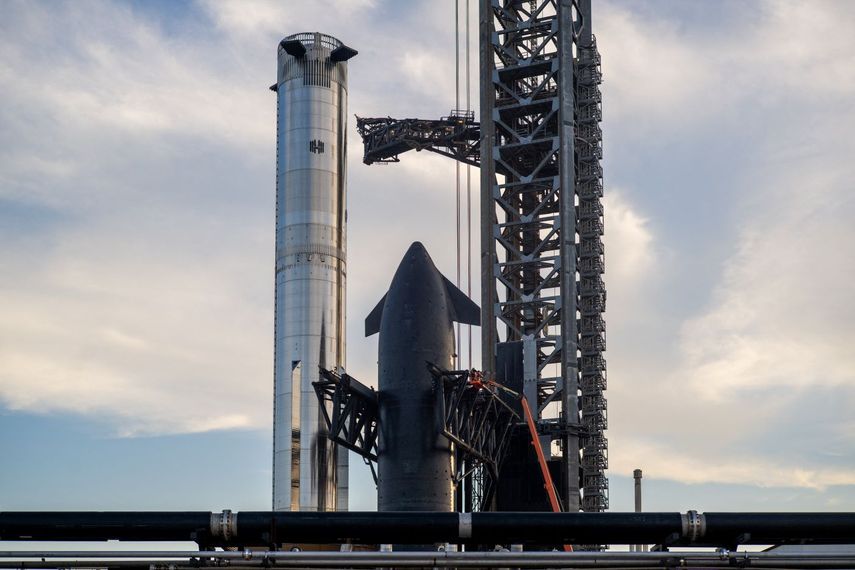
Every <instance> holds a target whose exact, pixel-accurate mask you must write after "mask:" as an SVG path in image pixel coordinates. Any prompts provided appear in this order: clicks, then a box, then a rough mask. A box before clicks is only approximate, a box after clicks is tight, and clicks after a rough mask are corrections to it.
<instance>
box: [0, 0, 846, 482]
mask: <svg viewBox="0 0 855 570" xmlns="http://www.w3.org/2000/svg"><path fill="white" fill-rule="evenodd" d="M473 4H475V3H473ZM82 6H83V7H82V8H81V4H80V3H75V4H51V5H42V4H33V3H26V4H24V3H20V4H10V5H9V6H7V7H6V8H7V14H6V15H7V16H8V17H6V18H4V20H3V21H2V22H0V32H2V33H0V53H2V54H3V56H2V57H0V88H2V89H3V92H4V106H3V108H0V126H2V128H0V238H2V240H3V243H4V247H3V248H0V312H2V314H3V319H2V320H0V400H2V403H3V405H4V406H5V407H7V408H11V409H17V410H26V411H32V412H43V413H54V412H72V413H77V414H81V415H84V416H87V417H96V418H99V419H103V420H105V421H106V422H107V423H108V425H110V426H111V428H112V429H113V430H114V432H115V433H118V434H123V435H133V434H162V433H181V432H198V431H208V430H212V429H246V428H248V429H262V430H266V429H269V425H270V415H271V410H270V408H271V406H270V399H271V398H270V395H271V391H272V298H273V297H272V295H273V280H272V255H273V252H272V240H273V208H274V204H273V184H274V176H273V174H274V173H273V169H274V166H273V165H274V161H275V157H274V154H273V153H274V147H275V140H274V139H275V133H274V116H275V108H274V98H273V97H272V95H271V94H270V93H269V92H268V91H267V86H268V85H270V84H271V83H272V82H273V74H274V70H275V64H274V54H275V46H276V43H277V42H278V41H279V39H280V38H281V37H282V36H283V35H285V34H286V33H293V32H297V31H304V30H315V29H319V30H321V31H325V32H329V33H332V34H334V35H337V36H339V37H340V38H341V39H343V40H345V41H347V42H348V43H349V44H351V45H353V46H354V47H355V48H357V49H359V50H360V55H359V56H358V57H357V58H354V60H352V62H351V63H352V67H351V70H352V72H351V75H350V92H349V94H350V112H351V113H358V114H360V115H386V114H388V115H392V116H425V117H428V116H440V115H443V114H445V113H446V112H447V111H448V109H450V108H451V107H452V105H453V93H452V92H451V91H452V90H451V88H450V85H451V84H452V83H453V51H452V50H451V48H450V46H451V45H453V34H452V33H451V29H452V28H451V14H450V12H451V10H450V9H449V10H445V11H442V10H437V9H436V7H435V5H434V4H433V3H428V2H424V3H391V2H390V3H385V4H381V3H373V2H353V3H345V2H327V3H325V4H324V8H323V9H322V10H317V9H316V6H315V5H312V6H309V5H308V4H301V3H296V4H292V3H289V4H283V3H278V2H277V3H274V2H254V3H251V4H249V3H247V4H241V9H239V10H236V9H235V8H234V7H233V6H232V5H230V4H227V3H221V2H201V3H199V4H195V5H191V6H190V7H189V8H188V12H189V13H188V14H185V15H182V16H180V17H178V19H177V21H176V22H171V23H170V22H166V23H165V21H164V19H162V18H159V17H158V16H156V15H154V14H153V12H154V11H151V10H150V11H146V9H140V8H132V7H130V6H129V5H123V4H97V5H90V4H84V5H82ZM598 10H600V11H599V12H598V13H597V19H596V24H595V25H596V26H597V27H598V32H597V35H598V38H599V41H600V47H601V49H602V51H603V53H604V71H605V73H606V83H605V84H604V93H605V102H604V113H605V115H606V125H605V127H604V128H605V129H606V141H605V142H606V151H607V152H606V173H607V174H606V186H607V194H606V195H607V197H606V200H605V205H606V236H605V241H606V247H607V249H606V270H607V273H606V276H605V279H606V284H607V288H608V291H609V299H608V314H607V317H608V327H609V329H608V341H609V351H608V353H607V357H608V360H609V374H610V376H609V382H610V384H609V392H608V397H609V402H610V409H609V412H610V431H609V432H608V436H609V438H610V444H611V459H612V465H611V468H612V472H614V473H624V474H628V473H629V471H630V470H631V469H632V468H634V467H638V466H641V467H643V468H644V469H645V471H646V472H648V473H649V474H650V475H651V476H653V477H661V478H671V479H674V480H680V481H686V482H702V481H718V482H728V483H746V482H748V483H751V484H757V485H775V486H777V485H780V486H788V485H792V486H805V487H811V488H815V489H824V488H827V487H829V486H832V485H838V484H852V469H853V466H852V461H851V457H852V456H853V454H852V449H853V448H852V445H853V439H852V437H851V431H852V430H851V419H850V418H851V417H852V416H853V415H854V414H853V408H852V402H853V401H855V395H853V393H852V392H853V390H852V388H851V387H852V385H853V378H852V370H853V369H855V367H853V364H855V362H853V359H852V356H851V354H850V353H851V351H850V350H848V347H851V346H852V344H853V342H852V341H853V340H855V339H853V329H852V326H851V323H852V322H855V320H853V317H855V315H853V304H852V302H851V300H850V299H849V297H850V292H849V284H850V283H851V282H852V281H853V277H855V266H853V263H852V261H851V259H850V258H851V257H852V256H851V255H847V253H848V251H849V249H851V248H848V244H850V243H853V238H855V235H853V230H852V229H851V227H850V226H851V220H852V219H853V214H855V212H853V202H852V200H851V198H850V195H851V193H850V192H849V190H850V188H849V187H850V185H851V184H850V182H849V181H851V180H853V179H855V172H853V171H852V167H851V166H850V164H851V156H852V155H853V150H855V149H853V147H852V142H851V135H850V133H851V132H855V119H853V109H852V107H851V102H850V99H851V93H852V91H853V89H855V83H853V76H852V74H853V71H852V70H853V69H855V62H853V61H852V58H853V54H855V45H853V41H855V40H853V39H852V36H851V34H849V33H848V26H849V23H850V22H851V21H852V16H853V14H852V8H851V7H850V6H849V5H848V4H845V3H828V4H823V5H822V8H817V9H811V10H810V11H805V10H804V8H803V7H800V5H799V4H798V3H794V2H768V3H762V4H759V5H758V4H752V5H747V4H734V5H730V6H729V7H728V10H730V11H735V12H738V14H737V15H738V16H739V17H734V18H730V19H728V18H721V19H715V20H711V19H709V18H706V19H705V20H704V22H705V23H704V25H703V26H700V25H689V24H686V22H685V21H682V20H681V19H680V17H679V16H675V15H674V14H672V13H671V12H668V11H665V10H658V9H657V10H647V11H645V10H644V9H642V8H640V7H638V6H637V5H633V4H619V3H604V4H603V5H602V7H601V8H598ZM330 13H336V14H342V15H344V17H337V18H334V19H331V18H329V14H330ZM476 21H477V18H476V19H473V22H476ZM701 28H702V29H701ZM412 29H420V30H421V33H420V34H417V35H415V36H414V35H413V34H412V32H411V30H412ZM818 37H822V38H823V41H822V42H819V41H804V38H818ZM474 70H475V67H474V66H473V71H474ZM437 86H438V87H437ZM350 129H351V131H350V136H351V140H350V144H349V149H348V150H349V189H348V191H349V206H348V215H349V216H348V217H349V228H348V230H349V232H348V233H349V235H348V238H349V267H348V277H349V285H348V320H349V323H348V352H349V355H348V356H349V361H348V368H349V371H350V372H351V373H353V374H354V375H356V376H357V377H359V378H360V379H362V380H363V381H365V382H367V383H371V381H372V380H373V379H374V377H375V367H376V363H375V360H376V344H375V343H376V339H367V340H366V339H364V338H362V334H361V332H362V331H361V328H362V327H361V321H362V319H363V318H364V316H365V315H366V314H367V313H368V311H370V309H371V308H372V307H373V306H374V304H375V303H376V302H377V300H378V299H379V298H380V297H381V296H382V294H383V293H384V292H385V289H386V287H387V286H388V283H389V280H390V279H391V276H392V274H393V272H394V270H395V267H396V266H397V263H398V261H399V259H400V256H401V255H402V254H403V252H404V251H405V249H406V246H407V245H408V244H409V243H410V242H411V241H414V240H416V239H419V240H422V241H424V242H425V243H426V244H427V245H428V248H429V250H430V251H431V253H432V255H433V256H434V258H435V261H436V262H437V264H438V266H439V267H440V268H441V269H442V270H443V271H444V272H445V273H446V274H447V275H448V274H453V273H454V262H455V260H454V257H455V256H454V253H455V249H454V243H455V236H454V227H455V224H454V216H453V212H454V178H453V176H454V165H453V163H452V162H451V161H448V160H445V159H443V158H440V157H437V156H433V155H430V154H428V153H409V154H407V155H405V156H404V157H402V162H401V163H400V164H398V165H394V166H388V167H366V166H364V165H362V164H361V162H360V155H361V148H360V144H359V141H358V140H357V138H356V136H355V132H354V129H353V123H352V122H351V125H350ZM710 141H712V142H714V143H715V144H714V145H708V144H707V143H708V142H710ZM651 149H652V150H651ZM685 149H689V150H690V151H697V154H698V157H697V158H698V160H700V158H701V156H700V155H701V154H704V156H703V158H704V159H705V160H707V161H708V162H709V163H710V164H712V165H714V166H715V168H714V169H710V170H704V171H697V172H695V171H693V168H694V167H693V166H692V165H694V164H695V162H694V158H693V157H692V156H690V155H689V156H687V155H685V154H681V151H684V150H685ZM706 154H708V155H709V156H706ZM689 163H690V164H689ZM677 171H680V173H682V174H683V175H684V177H682V178H680V177H678V176H677V175H676V174H675V172H677ZM612 173H618V174H612ZM663 173H664V174H663ZM612 176H614V179H613V178H610V177H612ZM473 181H474V184H475V186H476V187H477V184H478V177H477V174H475V175H474V176H473ZM663 181H664V182H663ZM475 196H476V197H477V196H478V192H477V190H476V191H475ZM687 204H689V205H691V206H692V207H694V208H697V209H698V210H699V211H700V213H701V214H703V213H705V212H706V209H705V206H706V205H714V206H715V208H710V209H709V216H710V217H711V218H712V219H711V220H710V221H709V223H708V225H703V226H701V225H699V224H690V223H687V222H686V219H687V214H686V213H685V212H684V211H683V210H682V209H681V208H685V207H686V205H687ZM669 208H670V209H669ZM474 210H475V211H474V212H473V220H474V226H473V229H474V235H475V237H476V240H477V237H478V235H479V232H478V206H477V200H476V203H475V204H474ZM700 234H704V235H700ZM701 238H703V239H701ZM698 242H702V243H704V244H707V243H711V244H713V245H712V246H710V251H714V252H716V253H717V254H718V255H720V257H721V259H722V260H723V261H722V263H721V266H720V267H713V268H712V269H709V274H711V275H713V278H712V279H711V280H704V279H699V280H698V282H700V283H701V284H700V285H698V286H697V290H692V291H686V290H685V287H686V283H687V280H686V278H685V275H684V274H685V273H690V272H692V271H693V269H691V268H694V267H697V265H700V264H697V265H691V264H690V263H688V262H697V259H696V258H698V257H703V259H704V265H714V264H715V263H717V261H716V260H714V259H712V258H710V259H711V260H710V261H709V262H707V256H708V251H706V250H696V249H693V247H695V246H696V244H697V243H698ZM474 262H475V276H474V277H475V279H474V283H473V287H474V290H475V291H478V290H479V287H480V283H479V281H478V278H479V272H478V256H477V247H476V255H475V257H474ZM703 277H704V278H705V279H706V277H707V274H704V276H703ZM476 296H477V295H476ZM687 299H689V300H688V301H687ZM475 346H476V353H477V346H478V341H477V339H476V343H475ZM818 417H821V418H822V421H821V422H820V421H818V420H816V419H815V418H818ZM809 418H814V419H813V420H811V419H809ZM800 422H801V424H800ZM782 434H785V435H786V437H784V435H782ZM642 435H643V437H642ZM698 449H703V452H700V451H698ZM698 465H703V466H705V467H704V468H703V469H697V466H698ZM701 471H702V472H703V473H699V472H701Z"/></svg>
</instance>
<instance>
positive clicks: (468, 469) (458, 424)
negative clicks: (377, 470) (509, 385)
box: [428, 364, 520, 511]
mask: <svg viewBox="0 0 855 570" xmlns="http://www.w3.org/2000/svg"><path fill="white" fill-rule="evenodd" d="M428 369H429V370H430V372H431V374H433V377H434V383H435V386H436V389H437V391H438V394H439V396H438V398H437V399H438V404H439V405H440V406H441V412H442V418H443V427H442V429H443V431H442V435H443V436H444V437H445V438H447V439H448V440H450V441H451V442H453V443H454V444H455V448H456V452H457V457H456V461H455V465H457V469H458V471H457V473H455V479H456V480H457V481H458V482H459V481H461V480H462V479H464V478H470V480H471V479H472V478H474V479H478V492H477V493H476V494H475V495H476V496H473V497H472V500H473V505H472V510H475V511H481V510H485V509H486V508H488V506H489V505H490V503H491V500H492V495H493V493H494V492H495V487H496V482H497V481H498V478H499V467H500V466H501V464H502V460H503V459H504V457H505V452H506V451H507V447H508V443H509V441H510V435H511V431H512V429H513V426H514V424H515V423H516V422H517V421H519V419H520V417H519V415H518V414H517V413H516V411H514V409H513V408H512V407H511V406H509V405H508V404H507V403H506V402H505V401H504V400H503V399H502V397H500V395H499V392H498V390H497V389H496V387H495V384H491V383H488V382H484V381H483V378H482V376H481V373H480V372H477V371H475V370H451V371H448V370H442V369H440V368H438V367H436V366H434V365H432V364H428ZM473 474H474V477H470V476H472V475H473Z"/></svg>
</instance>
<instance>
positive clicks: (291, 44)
mask: <svg viewBox="0 0 855 570" xmlns="http://www.w3.org/2000/svg"><path fill="white" fill-rule="evenodd" d="M343 50H349V48H347V47H346V46H343V45H342V44H341V42H339V41H338V40H337V39H335V38H333V37H330V36H327V35H324V34H319V33H305V34H296V35H293V36H289V37H288V38H285V39H284V40H283V41H282V42H281V43H280V46H279V54H278V71H277V82H276V85H275V86H274V87H272V89H274V90H275V91H276V92H277V157H276V315H275V341H274V344H275V349H274V363H275V364H274V368H275V371H274V391H275V403H274V413H273V416H274V418H273V421H274V428H273V448H274V449H273V508H274V510H291V511H331V510H347V500H348V497H347V491H348V481H347V479H348V473H347V450H345V449H343V448H341V449H339V448H337V446H336V445H334V444H333V443H332V442H331V441H329V439H328V438H327V437H326V431H327V428H326V425H325V423H324V420H323V417H322V414H321V413H320V409H319V403H318V400H317V398H316V397H315V393H314V388H313V387H312V382H314V381H316V380H318V376H319V372H318V366H323V367H324V368H327V369H334V368H337V367H339V366H342V367H343V366H344V364H345V337H344V331H345V328H344V325H345V275H346V262H345V251H346V236H345V218H346V195H345V185H346V181H345V147H346V140H347V139H346V132H347V129H346V125H347V120H346V118H347V62H346V60H347V58H348V57H351V56H352V54H355V52H353V50H350V51H349V52H347V53H345V52H344V51H343ZM336 54H338V55H336ZM342 58H344V59H342Z"/></svg>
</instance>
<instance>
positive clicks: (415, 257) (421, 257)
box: [402, 241, 433, 265]
mask: <svg viewBox="0 0 855 570" xmlns="http://www.w3.org/2000/svg"><path fill="white" fill-rule="evenodd" d="M402 261H405V262H407V264H408V265H421V264H424V263H427V264H430V265H433V260H432V259H431V258H430V254H428V252H427V250H426V249H425V246H424V245H422V242H420V241H415V242H413V244H412V245H411V246H410V248H409V249H408V250H407V253H405V254H404V259H403V260H402Z"/></svg>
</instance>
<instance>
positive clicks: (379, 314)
mask: <svg viewBox="0 0 855 570" xmlns="http://www.w3.org/2000/svg"><path fill="white" fill-rule="evenodd" d="M454 321H457V322H461V323H468V324H473V325H478V324H480V321H481V310H480V309H479V308H478V305H476V304H475V303H473V302H472V301H471V300H470V299H469V298H468V297H467V296H466V295H465V294H463V293H462V292H461V291H460V290H459V289H457V287H455V286H454V285H453V284H452V283H451V282H450V281H449V280H448V279H446V278H445V277H443V276H442V274H441V273H440V272H439V270H437V268H436V266H435V265H434V263H433V261H432V260H431V258H430V256H429V255H428V253H427V251H426V250H425V248H424V246H422V244H421V243H419V242H415V243H414V244H412V245H411V246H410V249H409V250H408V251H407V253H406V255H404V259H402V260H401V264H400V265H399V266H398V270H397V271H396V272H395V277H394V278H393V279H392V284H391V285H390V286H389V291H388V292H387V293H386V295H385V296H384V297H383V299H381V300H380V302H379V303H378V304H377V306H376V307H375V308H374V310H373V311H371V314H370V315H368V317H367V318H366V319H365V334H366V336H370V335H372V334H374V333H377V332H379V333H380V339H379V343H378V344H379V359H378V364H379V381H378V387H379V390H378V398H379V399H378V407H379V414H380V420H379V422H378V424H379V426H380V438H379V448H378V457H379V459H378V462H377V468H378V478H377V508H378V510H380V511H451V510H452V509H453V505H454V503H453V492H454V481H453V477H452V473H453V471H452V464H451V461H452V456H451V447H450V445H451V444H450V442H449V440H448V439H446V438H445V437H443V435H442V431H443V425H444V420H443V418H442V411H441V406H440V405H439V402H438V398H437V392H436V390H435V389H434V385H433V376H432V375H431V373H430V372H429V371H428V368H427V363H430V364H433V365H435V366H437V367H439V368H444V369H450V368H451V367H452V358H453V356H454V325H453V322H454Z"/></svg>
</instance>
